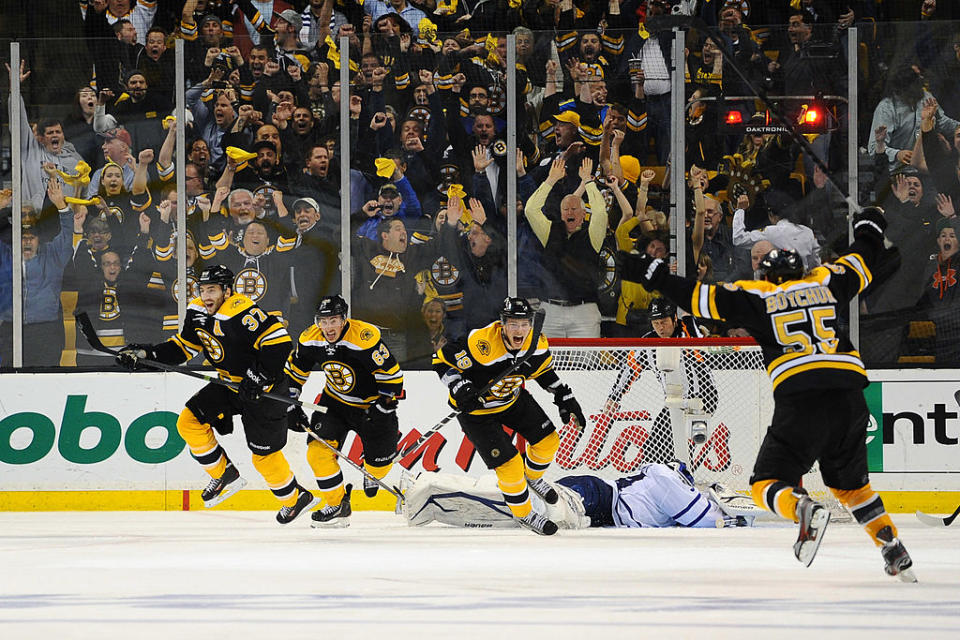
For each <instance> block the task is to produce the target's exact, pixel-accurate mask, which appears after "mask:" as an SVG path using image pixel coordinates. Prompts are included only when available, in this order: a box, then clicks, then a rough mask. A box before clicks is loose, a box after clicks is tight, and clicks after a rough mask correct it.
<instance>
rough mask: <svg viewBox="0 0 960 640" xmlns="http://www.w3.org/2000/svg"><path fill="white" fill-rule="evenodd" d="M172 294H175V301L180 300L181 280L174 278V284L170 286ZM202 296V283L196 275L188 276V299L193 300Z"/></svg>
mask: <svg viewBox="0 0 960 640" xmlns="http://www.w3.org/2000/svg"><path fill="white" fill-rule="evenodd" d="M170 295H171V296H173V299H174V301H177V302H179V301H180V281H179V280H174V281H173V286H172V287H170ZM199 297H200V283H199V282H198V281H197V279H196V277H194V276H187V300H193V299H194V298H199Z"/></svg>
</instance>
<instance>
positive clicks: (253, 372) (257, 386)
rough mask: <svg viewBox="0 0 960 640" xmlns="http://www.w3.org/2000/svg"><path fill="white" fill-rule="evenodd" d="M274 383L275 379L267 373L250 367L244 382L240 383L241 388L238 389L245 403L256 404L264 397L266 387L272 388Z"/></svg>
mask: <svg viewBox="0 0 960 640" xmlns="http://www.w3.org/2000/svg"><path fill="white" fill-rule="evenodd" d="M272 382H273V378H271V377H270V376H269V375H267V374H266V372H264V371H260V370H259V369H258V368H257V367H249V368H248V369H247V372H246V373H245V374H244V376H243V380H241V381H240V388H239V389H237V392H238V393H239V394H240V399H241V400H243V401H244V402H256V401H257V400H259V399H260V398H261V397H263V392H264V391H265V390H266V389H264V387H268V386H270V384H271V383H272Z"/></svg>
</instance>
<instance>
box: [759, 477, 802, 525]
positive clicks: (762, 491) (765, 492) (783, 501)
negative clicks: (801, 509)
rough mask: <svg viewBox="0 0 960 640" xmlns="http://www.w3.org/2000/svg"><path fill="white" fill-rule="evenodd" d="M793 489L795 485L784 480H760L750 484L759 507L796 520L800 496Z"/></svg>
mask: <svg viewBox="0 0 960 640" xmlns="http://www.w3.org/2000/svg"><path fill="white" fill-rule="evenodd" d="M793 489H794V487H792V486H790V485H789V484H787V483H786V482H783V481H782V480H774V479H770V480H760V481H758V482H754V483H753V484H752V485H750V494H751V495H752V496H753V501H754V502H755V503H756V504H757V506H758V507H762V508H764V509H766V510H767V511H772V512H773V513H775V514H777V515H778V516H780V517H781V518H786V519H787V520H793V521H794V522H796V521H797V502H798V501H799V498H798V497H797V495H796V494H795V493H794V492H793Z"/></svg>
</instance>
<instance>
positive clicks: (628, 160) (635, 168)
mask: <svg viewBox="0 0 960 640" xmlns="http://www.w3.org/2000/svg"><path fill="white" fill-rule="evenodd" d="M620 169H622V170H623V177H624V178H626V179H627V181H628V182H631V183H633V184H636V183H637V179H638V178H639V177H640V161H639V160H638V159H636V158H635V157H633V156H620Z"/></svg>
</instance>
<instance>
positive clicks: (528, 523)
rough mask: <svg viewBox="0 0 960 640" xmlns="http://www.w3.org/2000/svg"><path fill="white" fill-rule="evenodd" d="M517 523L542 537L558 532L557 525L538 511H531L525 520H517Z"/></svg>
mask: <svg viewBox="0 0 960 640" xmlns="http://www.w3.org/2000/svg"><path fill="white" fill-rule="evenodd" d="M554 493H556V492H554ZM517 522H519V523H520V526H521V527H523V528H524V529H530V531H533V532H534V533H538V534H540V535H541V536H552V535H553V534H555V533H556V532H557V525H556V524H555V523H554V522H553V521H552V520H548V519H547V518H546V517H545V516H542V515H540V514H539V513H537V512H536V511H531V512H530V513H528V514H527V515H526V516H525V517H523V518H517Z"/></svg>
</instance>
